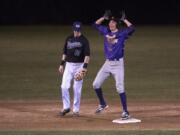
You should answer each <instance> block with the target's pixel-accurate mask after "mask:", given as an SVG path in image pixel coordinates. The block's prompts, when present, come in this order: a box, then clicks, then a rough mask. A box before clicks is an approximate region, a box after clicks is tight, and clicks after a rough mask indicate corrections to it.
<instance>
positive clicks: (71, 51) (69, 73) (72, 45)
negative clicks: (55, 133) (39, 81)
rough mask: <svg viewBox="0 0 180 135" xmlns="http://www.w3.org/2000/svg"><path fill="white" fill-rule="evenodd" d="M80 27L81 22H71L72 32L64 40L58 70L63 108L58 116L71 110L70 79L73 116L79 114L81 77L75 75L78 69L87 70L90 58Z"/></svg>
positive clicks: (87, 44) (87, 45)
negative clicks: (60, 76) (77, 77)
mask: <svg viewBox="0 0 180 135" xmlns="http://www.w3.org/2000/svg"><path fill="white" fill-rule="evenodd" d="M81 27H82V24H81V22H79V21H76V22H74V23H73V34H72V35H70V36H68V37H67V39H66V41H65V45H64V50H63V55H62V61H61V64H60V66H59V72H60V73H61V74H63V77H62V83H61V91H62V101H63V109H62V111H61V112H60V116H64V115H66V114H67V113H69V112H70V110H71V106H70V95H69V89H70V86H71V81H72V80H73V82H74V83H73V91H74V102H73V116H79V111H80V99H81V91H82V85H83V79H82V80H81V79H80V80H76V79H75V76H76V74H77V73H78V72H79V71H80V70H81V71H83V72H84V73H86V72H87V66H88V63H89V59H90V47H89V42H88V40H87V39H86V37H85V36H84V35H83V34H82V33H81ZM65 64H66V66H65V69H64V65H65Z"/></svg>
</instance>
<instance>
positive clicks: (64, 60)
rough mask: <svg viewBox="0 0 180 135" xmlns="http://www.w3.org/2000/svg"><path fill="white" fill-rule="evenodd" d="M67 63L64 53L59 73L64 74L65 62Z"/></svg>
mask: <svg viewBox="0 0 180 135" xmlns="http://www.w3.org/2000/svg"><path fill="white" fill-rule="evenodd" d="M65 63H66V55H65V54H63V55H62V59H61V64H60V66H59V73H60V74H63V72H64V64H65Z"/></svg>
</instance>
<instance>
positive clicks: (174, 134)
mask: <svg viewBox="0 0 180 135" xmlns="http://www.w3.org/2000/svg"><path fill="white" fill-rule="evenodd" d="M4 134H5V135H179V134H180V132H179V131H103V132H100V131H98V132H89V131H88V132H85V131H81V132H78V131H70V132H51V131H49V132H32V131H31V132H28V131H26V132H19V131H18V132H16V131H15V132H0V135H4Z"/></svg>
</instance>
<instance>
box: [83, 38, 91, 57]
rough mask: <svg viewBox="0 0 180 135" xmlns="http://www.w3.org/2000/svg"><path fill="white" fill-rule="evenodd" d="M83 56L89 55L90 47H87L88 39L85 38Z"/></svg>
mask: <svg viewBox="0 0 180 135" xmlns="http://www.w3.org/2000/svg"><path fill="white" fill-rule="evenodd" d="M84 44H85V46H84V56H90V47H89V41H88V40H87V39H86V38H85V40H84Z"/></svg>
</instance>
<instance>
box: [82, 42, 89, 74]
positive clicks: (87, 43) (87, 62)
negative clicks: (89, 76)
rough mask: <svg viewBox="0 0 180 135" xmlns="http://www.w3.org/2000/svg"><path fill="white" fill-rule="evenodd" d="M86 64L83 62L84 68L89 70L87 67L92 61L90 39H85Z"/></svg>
mask: <svg viewBox="0 0 180 135" xmlns="http://www.w3.org/2000/svg"><path fill="white" fill-rule="evenodd" d="M84 55H85V57H84V64H83V70H84V71H85V72H87V67H88V64H89V61H90V47H89V41H88V40H87V39H86V40H85V48H84Z"/></svg>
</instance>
